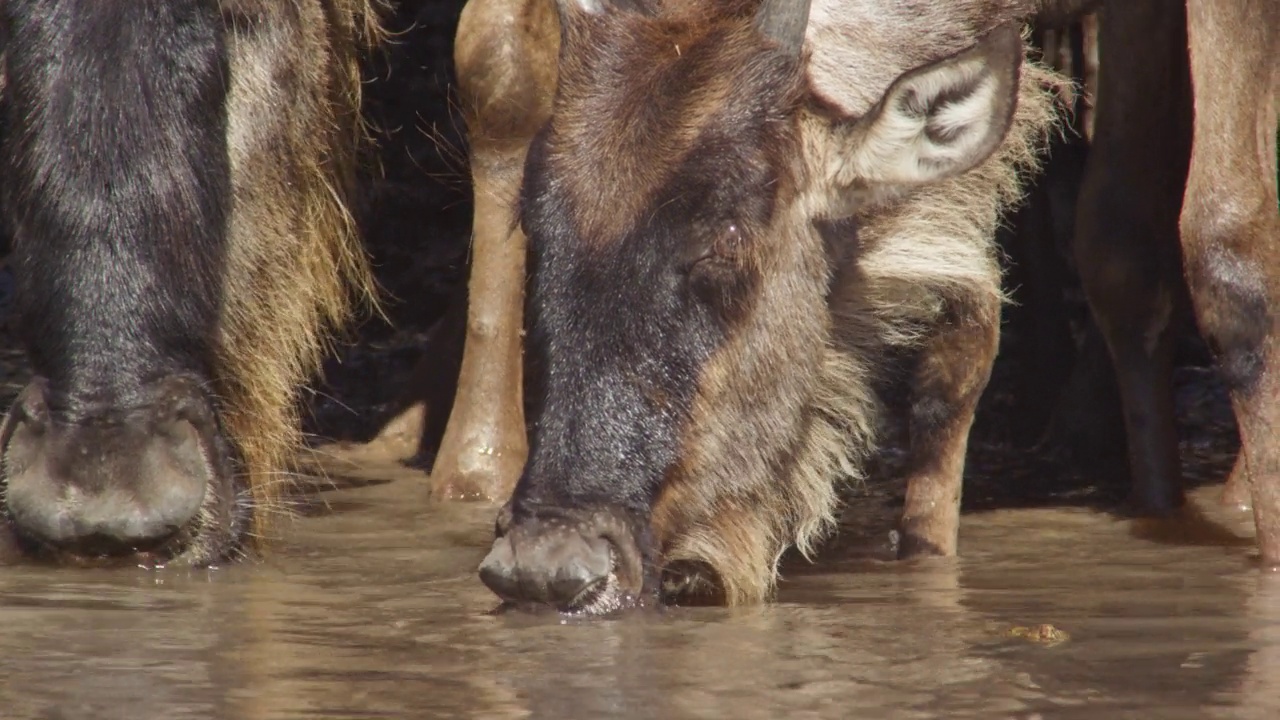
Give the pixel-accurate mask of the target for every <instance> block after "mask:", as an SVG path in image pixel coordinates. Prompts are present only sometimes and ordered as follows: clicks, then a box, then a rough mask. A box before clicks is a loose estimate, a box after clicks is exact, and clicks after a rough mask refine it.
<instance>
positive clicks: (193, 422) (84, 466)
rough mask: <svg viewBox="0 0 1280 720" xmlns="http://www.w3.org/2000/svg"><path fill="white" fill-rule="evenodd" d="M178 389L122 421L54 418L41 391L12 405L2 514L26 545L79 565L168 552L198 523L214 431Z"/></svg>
mask: <svg viewBox="0 0 1280 720" xmlns="http://www.w3.org/2000/svg"><path fill="white" fill-rule="evenodd" d="M205 402H206V401H205V400H204V398H203V396H202V395H201V394H200V391H199V390H198V389H197V388H196V386H195V384H194V383H192V382H188V381H186V380H184V379H171V380H166V381H162V382H161V383H159V384H158V387H156V388H154V394H153V397H152V398H151V402H148V403H146V404H145V405H144V406H142V407H139V408H137V409H136V410H134V411H131V412H129V413H127V414H125V415H123V416H120V417H105V418H99V417H90V418H88V419H85V420H77V421H67V420H63V419H59V418H57V417H55V415H54V413H53V412H51V409H50V407H49V402H48V393H47V388H46V386H45V384H44V383H43V381H39V380H37V381H36V382H33V383H32V384H31V385H30V386H28V387H27V389H26V390H25V391H24V392H23V393H22V395H21V396H20V397H19V398H18V401H17V402H16V403H15V405H14V407H13V409H12V410H11V411H10V413H9V416H8V417H7V418H6V421H5V425H4V432H3V433H2V435H3V438H0V452H2V453H3V459H4V475H5V477H4V478H3V479H4V484H5V485H6V487H5V497H4V500H5V503H4V505H5V510H6V511H7V513H6V514H7V515H8V518H9V521H10V523H11V524H12V527H13V529H15V530H17V531H18V533H19V534H20V535H21V536H22V537H24V538H26V539H27V540H28V541H31V542H34V543H37V544H38V545H41V546H47V547H52V548H57V549H59V550H64V551H68V552H71V553H72V554H75V555H78V556H89V557H95V556H107V555H124V554H129V553H132V552H137V551H147V550H151V549H154V548H156V547H158V546H161V545H165V544H166V543H168V542H169V541H170V540H171V539H172V538H174V537H175V536H176V535H177V534H178V533H179V532H180V531H181V530H182V529H183V528H184V527H185V526H187V525H188V524H189V523H191V522H192V520H193V519H194V518H195V517H196V515H197V514H198V512H199V511H200V508H201V506H202V504H203V502H204V499H205V495H206V492H207V490H208V488H209V485H210V484H211V483H212V482H213V481H214V479H215V477H214V476H215V470H214V468H213V466H212V464H211V462H210V460H209V458H210V456H211V455H212V453H211V452H210V448H209V444H210V443H211V442H214V441H215V440H213V439H212V438H213V436H214V435H215V434H216V428H215V425H214V423H213V420H212V415H211V413H210V411H209V409H208V408H207V406H206V404H205Z"/></svg>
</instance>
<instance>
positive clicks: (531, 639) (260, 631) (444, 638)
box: [0, 478, 1280, 720]
mask: <svg viewBox="0 0 1280 720" xmlns="http://www.w3.org/2000/svg"><path fill="white" fill-rule="evenodd" d="M1214 493H1216V489H1215V488H1213V487H1210V488H1207V489H1205V490H1202V491H1199V492H1198V493H1197V494H1196V495H1195V500H1196V502H1197V503H1198V504H1200V505H1203V506H1205V507H1207V508H1209V511H1210V512H1211V513H1214V517H1218V516H1223V513H1220V512H1218V511H1217V510H1216V508H1214V507H1213V504H1212V500H1213V497H1214ZM324 498H325V500H326V501H327V502H328V503H329V505H330V507H331V511H330V512H326V513H317V514H313V515H312V516H310V517H305V518H302V519H299V520H297V521H296V522H295V523H294V524H293V525H292V526H291V527H290V528H289V532H288V534H287V536H286V539H285V540H284V541H283V542H282V543H281V544H280V546H279V547H278V548H277V550H276V552H275V554H274V555H272V556H271V557H270V558H269V559H267V560H265V561H262V562H259V563H253V564H241V565H236V566H228V567H221V568H216V569H213V570H201V571H191V570H178V569H171V568H170V569H161V570H144V569H132V568H127V569H116V570H70V569H50V568H41V567H9V568H0V717H4V718H66V719H72V718H75V719H77V720H78V719H80V718H85V719H88V718H95V719H97V718H103V719H106V718H130V719H138V720H140V719H144V718H229V719H234V720H240V719H243V720H268V719H274V718H298V717H318V718H372V717H422V718H434V717H441V718H446V717H474V718H526V717H527V718H557V719H562V718H603V717H611V718H664V719H665V718H721V717H723V718H742V719H747V718H762V719H763V718H792V719H795V720H799V719H801V718H929V717H948V718H1038V717H1044V718H1049V717H1053V718H1077V717H1078V718H1099V717H1106V718H1126V717H1133V718H1155V717H1159V718H1201V717H1213V718H1274V717H1280V577H1277V576H1275V575H1268V574H1262V573H1260V572H1258V571H1257V570H1256V569H1255V567H1254V566H1253V565H1252V564H1251V560H1250V556H1251V555H1252V553H1253V550H1252V547H1251V544H1249V543H1248V542H1247V540H1248V528H1247V523H1244V522H1241V521H1243V520H1247V519H1248V518H1247V517H1245V518H1239V517H1233V516H1229V515H1225V516H1223V524H1222V525H1221V526H1213V525H1208V524H1203V523H1202V524H1194V523H1182V524H1174V525H1162V526H1151V525H1136V524H1135V523H1134V522H1132V521H1127V520H1120V519H1117V518H1116V517H1114V516H1112V515H1109V514H1106V513H1101V512H1097V511H1092V510H1079V509H1075V510H1065V509H1048V510H1044V509H1040V510H1000V511H993V512H985V513H973V514H966V516H965V517H964V522H963V527H962V537H961V552H962V553H963V557H961V558H959V559H955V560H950V561H940V560H933V561H927V562H914V563H896V562H884V561H881V560H878V559H877V557H878V556H879V555H881V554H883V553H882V550H883V548H882V547H881V545H883V542H882V540H883V538H885V537H886V536H887V528H888V525H887V522H888V520H889V516H888V515H887V514H886V513H884V512H881V511H880V509H876V510H875V511H874V512H872V511H867V512H865V513H863V514H864V515H865V517H858V514H859V512H860V511H858V510H857V509H855V510H854V511H853V513H852V514H853V516H854V519H853V520H849V519H846V524H849V523H852V524H854V525H856V526H857V527H858V528H859V529H861V530H862V531H863V532H862V533H856V532H855V533H846V535H845V536H844V540H843V541H842V542H837V543H835V544H834V545H833V546H832V548H831V549H830V550H828V551H827V552H826V553H825V557H824V558H823V559H821V560H820V562H819V563H818V564H817V565H813V566H809V565H805V564H794V563H793V564H789V565H788V568H787V580H786V581H785V582H784V584H783V587H782V590H781V592H780V594H779V597H778V600H777V602H776V603H773V604H770V605H767V606H763V607H756V608H748V609H743V610H735V611H729V610H724V609H717V608H673V609H668V610H665V611H661V612H642V613H632V614H628V615H624V616H621V617H618V618H614V619H608V620H595V621H588V622H584V621H576V620H564V619H562V618H559V617H556V616H529V615H524V614H509V613H508V614H502V615H494V614H491V612H490V611H491V610H492V609H493V607H494V600H493V598H492V596H491V595H490V594H489V593H488V591H487V590H486V589H485V588H484V587H483V586H482V585H481V584H480V582H479V581H478V580H477V579H476V576H475V574H474V568H475V567H476V565H477V563H478V562H479V560H480V559H481V557H483V555H484V552H485V550H486V545H487V543H488V541H489V538H490V532H491V527H492V525H491V523H492V513H493V509H492V508H491V507H485V506H476V505H466V504H461V505H453V506H441V505H432V504H430V503H427V502H426V501H425V500H423V499H422V492H421V486H420V485H418V484H416V481H414V480H412V479H408V478H402V479H398V480H396V481H395V482H391V483H387V484H383V485H378V486H372V487H362V488H354V489H346V490H340V491H334V492H329V493H326V494H325V495H324ZM1206 528H1208V532H1206V531H1205V530H1206ZM1233 537H1235V538H1237V539H1236V540H1233V539H1232V538H1233ZM1040 623H1048V624H1052V625H1053V626H1054V627H1056V628H1058V629H1060V630H1062V631H1064V632H1066V633H1069V635H1070V639H1069V640H1068V641H1066V642H1063V643H1060V644H1057V645H1053V646H1045V645H1041V644H1036V643H1033V642H1029V641H1027V640H1025V639H1020V638H1017V637H1012V636H1010V634H1009V632H1008V631H1009V629H1010V628H1011V627H1014V626H1022V625H1033V624H1040Z"/></svg>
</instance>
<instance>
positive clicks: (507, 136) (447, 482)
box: [431, 0, 560, 500]
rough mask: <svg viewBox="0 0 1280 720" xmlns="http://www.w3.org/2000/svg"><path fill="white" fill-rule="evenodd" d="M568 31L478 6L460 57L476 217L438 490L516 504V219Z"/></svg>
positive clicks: (525, 8) (516, 10)
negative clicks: (527, 156)
mask: <svg viewBox="0 0 1280 720" xmlns="http://www.w3.org/2000/svg"><path fill="white" fill-rule="evenodd" d="M559 37H560V31H559V23H558V20H557V18H556V15H555V9H554V6H553V4H552V3H550V2H545V1H542V0H471V2H469V3H468V4H467V6H466V8H464V9H463V12H462V16H461V18H460V19H459V22H458V32H457V39H456V43H455V49H454V56H455V64H456V66H457V77H458V95H459V101H460V103H461V106H462V111H463V113H464V115H465V117H466V124H467V140H468V143H469V144H470V163H471V179H472V186H473V188H474V193H475V216H474V217H475V219H474V223H473V228H472V236H473V242H474V244H473V246H472V261H471V278H470V284H469V288H468V289H469V296H470V297H469V299H468V309H467V329H466V339H465V346H464V349H463V355H462V367H461V370H460V371H459V373H458V391H457V394H456V395H455V397H454V403H453V408H452V411H451V413H450V415H449V423H448V425H447V427H446V428H445V431H444V437H443V439H441V441H440V450H439V452H438V453H437V455H436V461H435V466H434V467H433V468H432V473H431V490H432V494H433V495H435V496H437V497H447V498H477V499H488V500H505V499H507V497H508V496H509V495H510V494H511V490H512V488H514V487H515V484H516V480H517V479H518V478H519V476H520V472H521V470H522V469H523V468H524V463H525V459H526V457H527V455H528V451H529V445H528V439H527V436H526V432H525V420H524V405H523V397H524V391H523V380H522V375H523V350H522V341H521V331H522V328H523V326H524V285H525V252H526V246H527V242H526V240H525V236H524V233H523V232H521V231H520V229H519V227H518V226H517V223H516V220H515V210H516V199H517V197H518V195H519V191H520V180H521V176H522V174H523V170H524V160H525V153H526V152H527V150H528V147H529V142H530V141H531V140H532V138H533V136H534V134H535V133H536V132H537V131H538V129H539V128H541V127H542V125H543V124H545V123H546V121H547V119H548V118H549V117H550V115H551V97H552V93H554V91H555V85H556V57H557V54H558V52H559Z"/></svg>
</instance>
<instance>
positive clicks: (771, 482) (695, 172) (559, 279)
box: [456, 0, 1058, 610]
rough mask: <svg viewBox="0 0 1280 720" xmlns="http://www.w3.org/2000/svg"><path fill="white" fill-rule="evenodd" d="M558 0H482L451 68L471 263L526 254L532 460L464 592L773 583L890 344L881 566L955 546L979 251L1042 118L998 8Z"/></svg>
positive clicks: (813, 517) (979, 371)
mask: <svg viewBox="0 0 1280 720" xmlns="http://www.w3.org/2000/svg"><path fill="white" fill-rule="evenodd" d="M549 5H550V4H549V3H545V2H537V1H530V2H518V1H514V2H513V1H510V0H492V1H490V2H485V1H483V0H477V1H476V2H473V3H472V6H471V7H469V8H468V9H467V13H468V14H469V15H470V18H469V20H468V18H467V17H466V16H465V15H464V21H463V24H462V25H461V26H460V29H459V37H458V49H457V51H456V52H457V56H458V58H459V62H458V71H459V82H460V86H461V88H462V90H463V92H462V97H463V101H464V107H463V109H464V111H470V115H469V116H468V122H469V128H475V129H474V130H472V131H471V139H472V153H473V162H474V160H475V157H476V156H477V155H480V156H481V157H482V158H483V160H484V162H483V163H482V164H481V165H480V169H481V170H482V171H483V173H477V176H476V195H477V201H478V205H479V200H480V199H481V198H493V199H495V201H494V202H493V203H492V204H491V205H490V206H489V207H488V208H487V210H488V211H489V212H490V213H492V215H491V216H488V217H483V218H482V217H480V216H479V213H480V211H481V210H482V209H484V208H479V207H478V210H477V213H478V217H477V239H476V243H477V258H478V259H479V257H480V256H482V255H483V253H484V247H485V246H482V245H481V242H482V234H481V233H482V232H483V233H491V234H492V235H493V237H489V238H486V239H485V240H484V242H486V243H492V244H497V245H502V244H503V243H508V245H507V251H512V250H511V248H518V247H519V246H520V245H521V244H522V240H523V237H524V235H525V234H527V236H528V237H529V240H530V249H531V252H530V254H529V258H530V262H531V269H530V284H529V297H528V299H527V312H528V319H527V326H528V347H527V350H528V353H529V355H530V368H531V372H530V378H529V390H530V393H531V395H532V397H531V400H532V402H531V407H532V408H533V409H534V411H535V412H534V416H533V422H532V424H531V426H530V430H531V434H530V446H529V447H530V450H529V461H528V464H527V466H526V467H525V469H524V472H523V474H522V475H521V476H520V479H519V483H518V485H517V487H516V488H515V491H514V495H513V496H512V499H511V501H510V503H509V504H508V505H507V506H506V507H505V508H504V510H503V512H502V513H501V514H500V518H499V521H498V527H497V531H498V538H497V540H496V541H495V544H494V547H493V549H492V552H491V553H490V555H489V556H488V558H487V559H486V560H485V562H484V563H483V565H482V569H481V576H482V578H483V579H484V581H485V582H486V583H487V584H488V585H489V587H490V588H492V589H493V590H494V591H495V592H496V593H497V594H498V595H500V596H502V597H504V598H506V599H509V600H513V601H532V602H541V603H548V604H552V605H555V606H558V607H561V608H567V609H577V610H601V609H605V608H610V607H615V606H617V605H620V604H625V603H627V602H630V601H632V600H634V599H636V598H639V597H643V596H647V595H648V594H650V593H651V592H652V591H654V590H655V589H656V587H657V584H658V582H659V580H660V578H659V571H660V570H662V569H664V568H666V569H672V568H676V567H679V568H681V569H682V570H683V571H687V573H686V574H685V575H684V578H683V581H684V582H686V583H688V584H689V587H690V588H692V587H693V584H695V583H697V584H698V585H699V587H700V588H701V587H704V586H701V584H700V583H699V582H698V581H700V580H701V579H707V578H710V579H711V582H712V583H713V584H714V586H715V588H716V590H717V591H718V592H720V593H723V597H724V599H725V600H726V601H728V602H732V603H741V602H750V601H755V600H759V599H761V598H763V597H765V596H766V595H767V594H768V593H769V592H770V590H771V588H772V587H773V584H774V580H775V576H776V569H775V568H776V563H777V561H778V558H779V556H780V555H781V553H782V552H783V551H784V550H785V549H786V548H787V547H789V546H792V545H794V546H797V547H799V548H800V549H801V550H804V551H807V550H809V549H810V548H811V547H812V545H813V543H814V542H815V541H816V539H817V538H818V537H819V536H820V535H821V534H822V533H823V531H824V530H825V529H826V528H827V527H828V526H829V525H830V523H831V520H832V514H833V509H834V505H835V492H836V488H835V485H836V483H837V482H838V481H839V480H840V479H842V478H845V477H850V476H857V475H858V474H859V473H860V464H861V461H862V460H863V458H864V456H865V454H866V453H867V451H868V450H869V448H870V447H871V444H872V441H873V437H874V434H875V426H876V415H877V408H876V405H877V401H876V398H875V397H874V393H873V392H872V390H871V384H872V382H873V381H874V380H875V379H876V378H878V377H880V376H882V375H884V374H885V373H887V372H888V371H889V368H888V367H887V366H888V365H890V364H891V363H892V362H894V361H892V360H890V358H892V357H898V356H901V355H904V354H905V355H908V356H910V357H912V358H915V362H914V365H913V366H912V368H911V370H910V375H911V378H910V379H911V385H912V402H911V420H910V424H911V435H912V440H911V448H910V456H911V463H910V465H911V470H910V478H909V479H910V484H909V490H908V493H907V500H906V507H905V509H904V512H903V518H902V523H901V543H900V553H901V554H902V555H904V556H906V555H912V554H917V553H936V554H943V555H950V554H954V552H955V550H956V534H957V524H958V515H959V497H960V478H961V471H962V468H963V464H964V456H965V448H966V443H967V436H968V429H969V426H970V424H971V422H972V419H973V411H974V406H975V404H976V402H977V399H978V397H979V395H980V394H981V392H982V390H983V388H984V387H985V385H986V382H987V379H988V376H989V372H990V367H991V363H992V360H993V356H994V353H995V349H996V339H997V334H998V323H999V315H1000V300H1001V290H1000V271H999V266H998V263H997V261H996V258H995V256H994V252H993V241H992V235H993V231H994V228H995V225H996V223H997V222H998V220H999V218H1000V215H1001V210H1002V209H1003V208H1004V207H1005V206H1007V205H1008V204H1010V203H1012V202H1013V201H1015V200H1016V199H1017V198H1018V196H1019V192H1020V183H1021V180H1022V177H1023V175H1025V174H1026V173H1028V172H1031V171H1032V170H1033V169H1034V168H1035V166H1036V163H1037V153H1038V150H1039V148H1040V147H1041V146H1042V143H1043V141H1044V139H1045V137H1046V136H1047V133H1048V132H1049V131H1050V129H1051V128H1052V127H1053V125H1054V107H1053V97H1054V93H1055V92H1056V89H1057V88H1056V86H1057V83H1058V77H1057V76H1056V75H1053V74H1052V73H1049V72H1047V71H1045V70H1043V69H1042V68H1040V67H1038V66H1037V65H1035V64H1032V63H1029V62H1024V59H1023V56H1024V45H1023V41H1022V38H1021V36H1020V34H1019V31H1018V29H1017V26H1016V25H1015V24H1014V23H1011V22H1009V20H1008V18H1009V17H1010V14H1011V13H1010V11H1009V8H1008V3H999V2H996V3H993V2H985V1H982V2H946V3H908V4H904V5H886V4H885V3H881V2H841V3H823V2H820V3H818V4H816V5H815V6H814V7H813V9H812V12H810V8H809V5H808V3H804V2H800V3H790V2H774V1H773V0H769V1H767V2H764V3H757V2H748V1H744V0H715V1H711V2H697V3H693V2H691V3H649V2H642V1H641V2H627V3H610V2H578V1H576V0H564V1H562V2H559V3H558V4H557V5H556V6H555V7H554V8H552V7H549ZM486 19H487V20H488V22H486V21H485V20H486ZM557 25H558V26H559V29H558V30H557ZM557 45H558V48H559V61H558V66H557V63H556V55H555V53H556V50H557ZM512 110H517V111H522V110H523V111H527V112H521V113H517V114H511V111H512ZM547 118H549V122H545V121H546V120H547ZM544 122H545V124H544ZM535 133H536V134H535ZM530 136H532V140H531V141H530ZM526 153H527V157H526ZM522 168H523V175H521V171H522ZM517 188H518V195H519V209H518V226H519V227H518V229H517V223H516V222H515V220H516V218H514V217H513V216H512V215H511V214H510V212H511V211H510V206H503V205H502V203H503V201H505V200H506V199H513V198H515V197H516V195H517V192H516V191H517ZM482 222H483V224H482ZM489 246H490V247H491V245H489ZM520 276H521V274H520V273H517V274H516V278H517V279H518V278H519V277H520ZM518 289H519V287H518V285H517V286H516V288H514V289H512V288H508V290H509V291H510V292H511V293H513V294H514V296H515V299H516V300H518V298H519V293H518ZM472 301H473V302H475V301H476V298H475V295H474V288H473V297H472ZM515 307H516V309H517V310H518V305H516V306H515ZM490 330H491V331H492V328H490ZM704 569H705V570H709V571H710V573H703V572H702V570H704ZM669 579H670V578H669Z"/></svg>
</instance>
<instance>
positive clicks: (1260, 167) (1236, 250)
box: [1179, 0, 1280, 567]
mask: <svg viewBox="0 0 1280 720" xmlns="http://www.w3.org/2000/svg"><path fill="white" fill-rule="evenodd" d="M1187 18H1188V22H1187V27H1188V36H1189V47H1190V60H1191V77H1192V84H1193V87H1194V89H1195V92H1194V101H1195V128H1194V132H1193V142H1192V149H1191V158H1190V168H1189V171H1188V177H1187V187H1186V195H1185V198H1184V201H1183V205H1182V210H1181V215H1180V218H1179V221H1180V223H1179V224H1180V230H1181V233H1182V251H1183V255H1184V257H1185V262H1186V276H1187V281H1188V284H1189V286H1190V290H1191V296H1192V300H1193V304H1194V307H1195V312H1196V319H1197V321H1198V322H1199V325H1200V330H1201V332H1202V333H1204V335H1205V337H1206V339H1207V340H1208V341H1209V343H1210V345H1211V346H1212V347H1213V348H1214V350H1215V353H1216V354H1217V356H1218V362H1219V366H1220V368H1221V370H1222V371H1223V375H1224V376H1225V377H1226V379H1227V382H1228V384H1229V385H1230V387H1231V400H1232V405H1233V406H1234V408H1235V413H1236V421H1237V424H1238V425H1239V428H1240V440H1241V450H1240V454H1239V455H1238V456H1237V458H1236V465H1235V467H1234V468H1233V469H1232V472H1231V476H1230V478H1229V480H1228V490H1229V491H1231V490H1234V491H1235V496H1236V498H1232V495H1231V493H1230V492H1229V493H1228V495H1227V498H1228V499H1229V500H1230V499H1237V498H1241V497H1242V496H1244V495H1246V494H1247V495H1250V496H1251V498H1252V502H1253V517H1254V523H1255V525H1256V527H1257V537H1258V549H1259V551H1260V553H1261V555H1262V560H1263V562H1264V563H1266V564H1267V565H1268V566H1270V567H1276V566H1277V565H1280V439H1278V436H1277V433H1276V428H1277V427H1280V400H1278V398H1280V313H1278V312H1277V310H1276V308H1277V307H1280V212H1278V211H1277V193H1278V192H1280V186H1278V185H1280V181H1278V179H1277V167H1276V166H1277V158H1276V150H1277V147H1276V145H1277V143H1276V134H1277V123H1278V122H1280V61H1277V59H1276V58H1277V56H1278V54H1280V6H1277V5H1276V4H1275V3H1268V2H1256V1H1250V0H1235V1H1234V2H1205V0H1188V3H1187ZM1246 489H1247V490H1248V491H1249V492H1247V493H1246V492H1245V490H1246Z"/></svg>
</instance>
